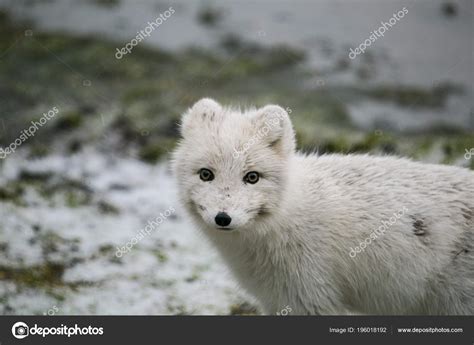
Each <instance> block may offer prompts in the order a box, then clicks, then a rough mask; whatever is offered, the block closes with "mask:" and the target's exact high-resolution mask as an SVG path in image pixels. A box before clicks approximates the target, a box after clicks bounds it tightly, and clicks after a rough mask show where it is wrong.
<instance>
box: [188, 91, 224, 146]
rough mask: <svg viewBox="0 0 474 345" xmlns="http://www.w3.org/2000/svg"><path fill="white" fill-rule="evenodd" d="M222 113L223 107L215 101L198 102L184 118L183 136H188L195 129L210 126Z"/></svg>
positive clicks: (204, 99)
mask: <svg viewBox="0 0 474 345" xmlns="http://www.w3.org/2000/svg"><path fill="white" fill-rule="evenodd" d="M221 112H222V107H221V105H220V104H219V103H217V102H216V101H214V100H213V99H210V98H203V99H201V100H199V101H197V102H196V103H195V104H194V105H193V106H192V107H191V108H190V109H189V110H188V111H187V112H186V113H184V115H183V117H182V120H181V135H182V136H183V137H184V136H186V134H187V133H189V131H190V130H191V129H193V128H199V127H202V126H203V125H204V126H209V125H210V124H211V123H214V122H215V121H216V119H217V117H218V116H219V114H220V113H221Z"/></svg>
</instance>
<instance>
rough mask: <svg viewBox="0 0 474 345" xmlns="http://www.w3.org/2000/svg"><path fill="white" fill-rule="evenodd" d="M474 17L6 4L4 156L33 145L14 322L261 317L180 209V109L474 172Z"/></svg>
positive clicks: (18, 189) (16, 238)
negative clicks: (271, 109)
mask: <svg viewBox="0 0 474 345" xmlns="http://www.w3.org/2000/svg"><path fill="white" fill-rule="evenodd" d="M404 7H405V8H406V9H407V11H408V12H407V14H406V15H405V16H404V17H403V18H400V20H398V21H397V23H396V24H394V25H393V26H392V27H390V28H389V29H388V30H387V31H386V32H385V34H384V36H383V37H379V38H377V39H376V40H375V42H372V43H371V45H370V47H367V49H366V50H365V52H364V53H363V54H359V55H357V56H356V57H355V58H353V59H351V58H350V57H349V53H350V49H351V48H352V49H355V48H356V47H358V46H359V45H360V44H361V43H363V42H364V41H365V40H366V39H368V38H369V36H370V35H371V33H372V32H373V30H376V29H378V28H379V27H380V26H381V22H388V21H389V19H390V18H391V17H392V16H393V14H394V13H397V12H398V11H401V10H402V8H404ZM170 8H171V9H172V11H171V9H170ZM167 11H168V12H167ZM473 14H474V13H473V2H472V1H471V0H466V1H462V0H459V1H454V0H452V1H445V0H415V1H413V0H411V1H409V0H408V1H399V0H394V1H392V0H385V1H379V0H348V1H333V0H327V1H326V0H324V1H323V0H318V1H299V0H297V1H269V0H268V1H260V2H256V1H230V0H226V1H194V2H189V1H170V2H167V1H152V0H140V1H133V0H11V1H9V0H0V36H1V38H0V148H4V149H5V148H7V147H14V148H15V152H11V153H10V154H8V155H4V156H5V157H2V156H1V155H0V313H1V314H38V315H43V314H45V315H55V314H102V315H104V314H220V315H229V314H234V315H235V314H256V313H257V314H258V313H259V312H260V311H259V309H258V306H257V305H256V304H255V302H254V301H253V300H252V298H251V297H249V296H246V295H245V293H244V292H243V291H241V290H240V289H239V287H238V286H237V285H236V284H235V283H234V280H233V278H232V277H231V276H230V275H229V273H228V272H227V270H226V268H225V267H224V266H223V264H222V263H221V260H220V259H219V257H218V256H217V255H216V253H215V252H214V251H213V249H212V248H211V247H210V246H209V245H208V244H207V243H206V241H205V239H203V238H202V237H201V236H199V234H198V232H197V231H196V230H194V229H193V228H192V226H191V225H190V224H189V222H188V221H187V220H186V218H185V215H184V214H183V210H182V208H181V207H180V206H179V204H178V201H177V196H176V189H175V186H174V182H173V178H172V176H171V174H170V172H169V165H168V163H167V160H168V158H169V152H170V151H171V150H172V149H173V147H174V146H175V144H176V141H177V139H178V127H177V122H178V119H179V117H180V114H182V113H183V111H185V110H186V109H187V108H188V107H190V106H191V105H192V104H193V103H194V102H195V101H197V100H199V99H200V98H202V97H212V98H215V99H216V100H218V101H219V102H220V103H222V104H229V105H235V106H241V107H242V108H245V107H247V106H252V105H255V106H264V105H266V104H268V103H274V104H279V105H281V106H282V107H284V108H286V109H287V110H288V112H290V113H291V115H290V116H291V118H292V120H293V123H294V126H295V129H296V132H297V140H298V146H299V148H300V149H301V150H304V151H307V152H316V151H317V152H319V153H321V154H323V153H334V152H338V153H366V152H370V153H373V154H393V155H399V156H406V157H411V158H412V159H415V160H420V161H424V162H434V163H441V164H453V165H459V166H465V167H467V168H470V169H474V158H471V156H472V155H474V113H473V80H474V78H473V70H474V69H473V39H474V38H473V37H474V35H473ZM160 15H162V17H161V18H162V20H160V21H159V22H160V24H159V25H156V26H155V27H154V29H153V31H152V32H151V33H150V34H149V36H143V35H142V37H143V39H141V40H140V42H138V39H137V38H136V36H137V35H139V33H140V31H141V30H145V28H146V27H147V26H150V24H149V22H152V21H155V20H156V19H157V18H160ZM148 31H149V30H148ZM132 39H135V40H136V41H132ZM131 41H132V43H134V44H135V43H136V45H135V46H133V49H131V50H130V52H127V53H126V54H123V56H121V57H120V58H117V56H120V54H118V55H117V51H120V49H122V48H123V47H125V46H126V45H127V43H130V42H131ZM129 47H130V45H129ZM117 49H118V50H117ZM54 107H55V108H56V109H57V114H56V115H55V116H54V117H53V118H51V119H49V120H48V121H47V122H46V123H45V124H44V125H42V126H40V128H38V129H37V130H36V132H35V134H34V136H31V137H28V138H26V140H22V141H21V142H18V141H17V143H19V145H15V146H11V145H12V143H15V140H17V139H18V138H19V137H20V135H21V134H22V133H24V132H23V131H24V130H26V129H28V128H29V127H30V126H31V125H32V124H31V121H39V120H40V118H42V117H43V114H44V113H48V111H51V110H52V109H54ZM471 149H472V150H471ZM0 152H1V151H0ZM3 152H4V151H3ZM471 152H472V154H471ZM170 207H173V208H174V209H175V210H176V211H175V212H173V213H172V215H171V216H169V217H167V218H166V219H165V220H164V221H163V223H162V224H161V225H159V226H158V227H157V228H156V229H153V231H152V232H151V233H150V234H149V235H147V236H145V237H143V238H141V239H140V240H138V241H137V243H134V245H133V247H132V248H130V250H128V251H126V252H124V253H122V255H119V254H120V253H119V250H118V249H117V248H121V247H123V246H125V245H126V243H127V242H128V243H130V241H131V239H132V238H134V236H136V235H137V233H139V231H140V230H141V229H143V228H144V227H145V226H146V225H147V224H148V222H149V221H150V220H153V219H155V218H156V217H158V216H159V215H160V212H161V213H163V212H164V211H165V210H167V209H169V208H170Z"/></svg>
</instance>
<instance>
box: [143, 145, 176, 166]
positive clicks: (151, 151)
mask: <svg viewBox="0 0 474 345" xmlns="http://www.w3.org/2000/svg"><path fill="white" fill-rule="evenodd" d="M174 144H175V140H173V139H171V140H166V139H164V140H160V141H159V142H153V143H149V144H146V145H145V146H143V147H142V148H141V149H140V152H139V157H140V159H141V160H143V161H145V162H147V163H150V164H154V163H156V162H158V161H159V160H160V158H162V157H163V156H164V155H166V154H168V153H169V152H170V151H171V150H172V148H173V147H174Z"/></svg>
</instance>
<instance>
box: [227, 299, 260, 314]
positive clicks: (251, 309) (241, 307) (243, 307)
mask: <svg viewBox="0 0 474 345" xmlns="http://www.w3.org/2000/svg"><path fill="white" fill-rule="evenodd" d="M229 314H230V315H258V310H257V308H256V307H255V306H253V305H251V304H250V303H248V302H243V303H240V304H233V305H231V306H230V312H229Z"/></svg>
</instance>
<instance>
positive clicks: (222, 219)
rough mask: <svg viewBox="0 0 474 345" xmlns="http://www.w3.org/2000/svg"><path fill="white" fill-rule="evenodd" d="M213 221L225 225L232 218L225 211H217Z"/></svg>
mask: <svg viewBox="0 0 474 345" xmlns="http://www.w3.org/2000/svg"><path fill="white" fill-rule="evenodd" d="M215 221H216V224H217V225H220V226H227V225H229V224H230V222H231V221H232V218H230V216H229V215H228V214H227V213H225V212H219V213H218V214H217V216H216V218H215Z"/></svg>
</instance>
